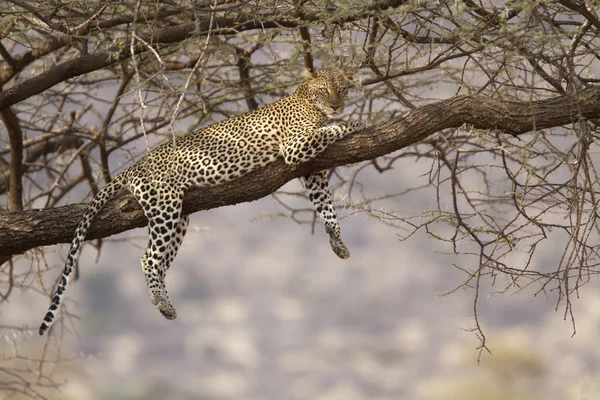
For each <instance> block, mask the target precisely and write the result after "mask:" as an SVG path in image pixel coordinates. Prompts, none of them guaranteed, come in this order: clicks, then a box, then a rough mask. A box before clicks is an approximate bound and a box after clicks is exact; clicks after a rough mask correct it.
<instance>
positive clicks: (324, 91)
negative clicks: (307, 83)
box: [319, 88, 329, 94]
mask: <svg viewBox="0 0 600 400" xmlns="http://www.w3.org/2000/svg"><path fill="white" fill-rule="evenodd" d="M319 92H321V94H328V93H329V90H327V88H321V89H319Z"/></svg>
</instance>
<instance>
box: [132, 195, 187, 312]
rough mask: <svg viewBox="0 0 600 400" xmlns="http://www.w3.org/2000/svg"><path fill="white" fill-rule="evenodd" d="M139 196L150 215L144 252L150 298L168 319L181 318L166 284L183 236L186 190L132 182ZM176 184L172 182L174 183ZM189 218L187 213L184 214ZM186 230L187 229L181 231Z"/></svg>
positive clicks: (144, 268) (143, 262) (143, 266)
mask: <svg viewBox="0 0 600 400" xmlns="http://www.w3.org/2000/svg"><path fill="white" fill-rule="evenodd" d="M131 186H133V190H132V192H133V193H134V195H135V197H136V198H137V200H138V201H139V203H140V204H141V206H142V208H143V209H144V214H145V215H146V218H148V232H149V238H148V247H147V248H146V252H145V253H144V255H143V256H142V260H141V264H142V269H143V271H144V276H145V278H146V285H147V287H148V294H149V295H150V302H151V303H152V304H154V305H155V306H156V308H158V310H159V311H160V312H161V314H162V315H163V316H164V317H165V318H167V319H175V318H177V312H176V311H175V307H173V305H172V304H171V300H170V299H169V295H168V293H167V289H166V286H165V276H166V272H167V270H168V269H169V266H170V263H171V262H172V261H173V260H174V258H175V253H176V252H177V250H178V248H179V244H180V243H181V241H182V240H183V236H182V235H181V234H179V236H178V233H177V231H178V228H179V229H180V231H181V228H180V223H181V206H182V204H183V191H181V190H173V189H169V186H168V185H164V186H162V187H161V188H160V189H159V190H156V189H155V188H153V187H152V185H150V184H147V183H140V184H138V185H135V183H134V184H132V185H131ZM171 188H172V186H171ZM184 218H187V217H184ZM181 232H183V231H181Z"/></svg>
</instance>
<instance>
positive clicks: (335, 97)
mask: <svg viewBox="0 0 600 400" xmlns="http://www.w3.org/2000/svg"><path fill="white" fill-rule="evenodd" d="M304 74H305V75H306V81H305V82H304V83H303V84H302V85H300V87H299V88H298V90H297V92H298V93H300V94H301V95H302V96H304V97H305V98H306V99H307V100H308V102H309V103H310V104H311V105H312V106H313V107H315V108H316V109H317V110H319V111H320V112H321V113H323V114H324V115H325V116H327V117H328V118H331V117H335V116H337V115H340V114H341V113H342V112H343V111H344V106H345V105H346V103H347V102H348V87H349V86H350V84H351V83H352V81H351V80H350V79H349V78H348V77H347V76H346V75H345V74H344V73H343V72H342V71H340V70H328V69H320V70H317V71H315V72H314V73H313V72H310V71H309V70H308V69H306V68H305V69H304Z"/></svg>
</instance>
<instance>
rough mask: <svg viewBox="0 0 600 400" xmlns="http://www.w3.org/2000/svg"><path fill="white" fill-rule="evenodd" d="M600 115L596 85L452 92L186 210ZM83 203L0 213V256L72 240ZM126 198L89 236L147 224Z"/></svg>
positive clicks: (190, 196)
mask: <svg viewBox="0 0 600 400" xmlns="http://www.w3.org/2000/svg"><path fill="white" fill-rule="evenodd" d="M596 118H600V87H592V88H588V89H585V90H582V91H579V92H578V93H571V94H567V95H564V96H559V97H555V98H552V99H548V100H540V101H536V102H532V103H525V102H509V101H501V100H496V99H492V98H488V97H483V96H457V97H454V98H451V99H448V100H443V101H440V102H436V103H433V104H429V105H426V106H423V107H421V108H418V109H416V110H412V111H409V112H407V113H406V114H405V115H404V116H402V117H398V118H395V119H392V120H390V121H387V122H384V123H381V124H378V125H375V126H372V127H369V128H367V129H365V130H363V131H361V132H357V133H355V134H353V135H351V136H349V137H346V138H344V139H342V140H340V141H338V142H336V143H334V144H333V145H331V146H330V147H329V148H328V149H327V150H326V151H325V152H324V153H322V154H320V155H319V156H317V157H316V158H315V159H313V160H311V161H310V162H307V163H304V164H301V165H297V166H291V165H286V164H285V163H284V162H283V161H282V160H278V161H276V162H275V163H273V164H271V165H269V166H267V167H265V168H262V169H259V170H256V171H254V172H251V173H249V174H248V175H246V176H244V177H243V178H241V179H238V180H235V181H232V182H229V183H226V184H223V185H219V186H215V187H207V188H195V189H192V190H190V191H188V193H186V196H185V200H184V213H186V214H190V213H193V212H196V211H200V210H208V209H211V208H215V207H221V206H226V205H233V204H237V203H242V202H247V201H254V200H257V199H260V198H261V197H264V196H266V195H268V194H270V193H272V192H274V191H275V190H277V189H278V188H279V187H281V186H282V185H283V184H285V183H286V182H288V181H290V180H292V179H294V178H298V177H301V176H304V175H307V174H309V173H311V172H314V171H320V170H323V169H327V168H333V167H336V166H340V165H344V164H350V163H357V162H360V161H364V160H370V159H373V158H376V157H380V156H382V155H385V154H388V153H391V152H394V151H396V150H400V149H402V148H405V147H407V146H410V145H412V144H414V143H417V142H419V141H420V140H423V139H424V138H426V137H428V136H430V135H432V134H434V133H436V132H439V131H441V130H443V129H447V128H456V127H460V126H462V125H464V124H466V125H471V126H473V127H475V128H478V129H491V130H498V131H501V132H504V133H506V134H510V135H513V136H517V135H520V134H523V133H526V132H530V131H535V130H539V129H544V128H552V127H557V126H561V125H566V124H570V123H573V122H577V121H579V120H581V119H596ZM86 207H87V205H86V204H71V205H67V206H63V207H57V208H50V209H46V210H29V211H24V212H18V213H10V212H4V213H0V257H1V256H7V255H12V254H17V253H22V252H24V251H26V250H29V249H32V248H34V247H38V246H46V245H52V244H57V243H67V242H70V241H71V239H72V237H73V233H74V231H75V229H76V226H77V223H78V221H79V218H80V217H81V215H82V214H83V212H84V211H85V209H86ZM146 223H147V221H146V218H145V217H144V215H143V213H142V210H141V208H140V206H139V205H138V203H137V201H136V200H135V199H134V198H133V196H132V195H130V194H127V195H125V196H121V197H117V198H115V199H113V200H111V201H110V202H109V203H108V204H107V205H106V206H105V207H104V209H103V210H102V211H101V212H100V214H99V215H98V216H97V217H96V219H95V221H94V223H93V224H92V226H91V229H90V231H89V233H88V235H87V239H96V238H103V237H107V236H110V235H114V234H117V233H120V232H123V231H126V230H130V229H133V228H137V227H141V226H144V225H146Z"/></svg>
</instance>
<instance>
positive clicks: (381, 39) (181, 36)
mask: <svg viewBox="0 0 600 400" xmlns="http://www.w3.org/2000/svg"><path fill="white" fill-rule="evenodd" d="M0 7H1V8H0V37H1V38H2V40H0V56H1V57H0V87H1V89H2V91H1V92H0V117H1V119H2V121H3V125H2V127H1V128H0V195H2V197H1V198H0V199H1V200H2V209H3V211H2V212H0V261H2V262H3V264H2V266H0V285H1V286H0V288H2V292H1V293H0V295H1V296H2V297H0V299H2V300H1V301H0V307H7V306H8V305H7V302H6V300H7V299H8V298H9V296H10V293H11V291H12V290H13V289H14V288H22V289H28V290H38V291H42V292H47V293H49V292H51V287H44V288H43V289H42V288H41V287H40V286H39V285H37V284H36V283H35V282H33V281H32V280H31V279H30V278H27V277H28V276H30V275H31V272H32V271H33V272H35V273H38V272H45V268H44V267H43V263H29V262H28V261H27V260H29V258H28V257H32V256H34V257H37V258H39V257H42V258H43V255H44V250H43V248H40V247H39V246H47V245H52V244H57V243H64V242H68V241H70V238H71V234H72V232H73V230H74V227H75V224H76V223H77V219H78V217H79V216H80V215H81V213H82V212H83V210H84V209H85V205H83V204H76V203H75V202H79V201H85V200H86V199H89V198H90V196H93V195H94V194H95V193H97V192H98V190H99V188H101V187H102V186H103V185H104V184H106V183H107V182H109V181H110V180H111V179H112V178H113V177H114V176H115V174H116V173H118V172H119V171H120V170H122V168H123V167H124V166H127V165H129V164H130V163H131V162H132V160H134V159H137V158H138V157H140V156H142V155H144V154H145V153H146V152H147V151H148V149H150V148H152V147H153V146H154V145H155V144H156V143H159V142H160V141H162V140H167V139H168V138H170V137H171V136H172V135H180V134H185V132H182V131H186V132H189V131H193V130H195V129H197V128H199V127H201V126H204V125H206V124H209V123H211V122H214V121H218V120H221V119H223V118H228V117H231V116H233V115H236V114H237V113H240V112H244V111H247V110H252V109H255V108H257V107H262V106H264V105H266V104H268V103H270V102H271V101H273V100H274V99H277V98H280V97H282V96H284V95H286V94H287V93H289V92H290V91H291V90H292V89H293V88H294V86H295V85H297V84H298V83H299V81H300V77H299V76H300V74H299V71H300V68H301V64H304V65H305V66H307V67H309V68H320V67H325V68H347V69H353V70H354V71H355V79H356V83H357V87H358V89H359V94H358V95H354V97H353V99H352V100H353V101H352V104H351V106H350V107H349V109H350V112H349V113H347V115H346V118H360V119H363V120H366V121H368V122H369V124H370V127H369V128H368V129H366V130H365V131H363V132H360V133H359V134H356V135H354V136H352V137H349V138H346V139H344V140H343V141H340V142H339V143H336V144H335V145H334V146H332V147H331V148H330V149H329V150H328V151H327V152H326V153H325V154H323V155H322V156H320V157H318V158H317V159H315V160H314V161H313V162H310V163H307V164H306V165H302V166H299V167H296V168H292V167H289V166H286V165H284V163H282V162H279V163H276V164H274V165H272V166H269V167H267V168H265V169H264V170H260V171H256V172H255V173H253V174H251V175H250V176H248V177H247V178H246V179H244V180H242V181H241V182H234V183H232V184H229V185H223V186H221V187H216V188H211V189H210V190H202V191H200V190H192V191H190V193H188V195H187V197H186V203H185V210H186V212H193V211H197V210H201V209H208V208H212V207H218V206H222V205H226V204H235V203H239V202H243V201H250V200H254V199H257V198H260V197H263V196H265V195H268V194H270V193H272V192H274V191H276V190H277V189H278V188H279V187H280V186H282V185H283V184H284V183H285V182H287V181H289V180H291V179H293V178H296V177H299V176H302V175H304V174H306V173H308V172H310V171H316V170H320V169H323V168H332V167H338V166H342V165H346V164H354V166H353V167H351V168H350V169H348V170H345V172H343V173H338V172H335V171H334V173H333V174H334V175H335V176H337V179H338V189H339V190H340V191H343V192H344V193H347V194H348V196H347V197H345V199H344V200H340V204H339V205H343V206H345V207H347V209H349V210H350V213H366V214H368V215H370V216H372V217H375V218H378V219H380V220H381V221H382V222H384V223H386V224H388V225H390V226H393V227H396V228H398V230H399V234H400V235H401V237H402V238H408V237H410V236H411V235H413V234H414V233H416V232H418V231H425V232H427V233H428V234H429V235H430V236H431V237H432V238H434V239H437V240H438V241H439V242H441V243H440V246H442V248H445V249H449V251H450V252H452V253H453V254H463V255H465V257H462V258H461V260H462V261H461V264H457V265H456V267H457V268H458V270H459V271H461V272H462V273H464V274H465V281H464V286H463V287H469V288H474V293H475V296H474V300H475V301H474V312H475V317H476V321H478V319H477V301H478V295H479V287H480V282H481V280H482V279H483V278H490V279H491V281H492V282H495V281H496V278H497V277H498V276H503V277H506V278H507V279H503V280H502V281H501V282H502V284H499V287H498V290H499V291H505V290H517V291H518V290H520V288H523V287H525V286H529V285H532V284H535V285H537V288H539V290H540V291H543V292H552V291H554V292H556V293H557V294H558V296H557V301H558V302H559V303H561V304H563V305H565V312H566V314H565V315H566V316H572V314H571V307H570V304H571V303H570V296H571V295H572V294H573V293H577V291H578V289H579V287H580V286H581V285H582V284H583V283H585V282H587V281H588V280H589V279H590V277H591V276H592V275H594V274H596V273H597V272H598V269H597V265H598V262H599V254H598V251H599V250H600V249H599V244H598V243H599V240H598V239H599V236H598V224H597V217H598V213H599V210H598V200H597V197H598V183H599V182H598V179H599V178H598V171H597V169H596V168H597V166H596V164H597V159H595V158H594V151H596V149H597V140H598V138H599V136H598V135H599V134H600V128H599V124H598V121H599V119H600V87H599V86H598V83H600V79H598V78H597V77H596V76H597V74H598V72H599V71H600V69H599V68H600V67H599V65H600V61H599V60H600V41H599V40H598V36H599V35H600V17H599V16H598V4H597V2H596V1H595V0H592V1H587V2H584V1H583V0H561V1H528V0H519V1H506V2H504V1H502V2H497V1H484V0H460V1H427V0H425V1H416V0H405V1H401V0H380V1H374V2H360V1H354V0H341V1H336V2H333V1H330V0H315V1H306V0H294V1H286V2H281V1H230V0H213V1H211V0H206V1H203V0H195V1H194V0H178V1H153V2H150V1H141V0H140V1H136V0H121V1H99V0H86V1H83V0H71V1H63V0H59V1H47V0H42V1H28V0H19V1H1V2H0ZM405 162H415V163H419V164H420V165H427V166H428V170H429V172H428V173H427V174H426V175H425V176H424V179H425V182H424V184H423V185H421V186H418V187H414V188H409V189H408V190H406V191H403V192H401V193H389V195H388V197H390V196H397V197H400V198H401V197H402V196H404V195H405V194H406V193H408V192H411V191H429V192H430V193H431V195H432V197H433V198H435V200H434V201H433V202H432V204H434V206H433V207H430V208H428V209H423V210H420V212H417V213H412V214H410V213H403V211H402V210H381V209H378V208H377V207H376V206H375V205H377V202H378V201H379V200H380V198H377V197H374V196H371V195H370V194H369V193H364V192H363V191H362V190H361V189H360V188H361V186H360V184H359V183H360V178H361V174H362V173H364V171H366V170H368V169H372V168H373V169H376V170H377V171H379V172H381V173H382V174H394V171H395V170H394V169H393V166H394V165H398V164H399V163H405ZM278 199H281V201H282V204H283V205H284V207H285V208H286V210H287V212H288V213H289V214H290V216H293V217H294V218H296V215H297V214H298V213H297V211H301V210H294V209H293V207H292V206H289V205H287V204H286V201H285V196H284V195H283V194H280V195H278ZM378 210H379V211H378ZM303 215H305V216H306V218H307V219H308V220H310V219H311V218H312V213H309V214H308V215H306V214H303ZM302 218H304V217H302ZM144 224H145V220H144V217H143V215H142V213H141V211H140V209H139V207H138V206H137V203H135V201H133V200H132V198H131V197H130V196H124V197H121V198H119V199H116V200H115V201H113V202H112V203H110V204H109V205H108V206H107V208H106V210H105V211H104V214H103V216H102V217H101V218H98V221H97V223H96V224H95V225H94V227H93V230H92V233H91V236H90V237H91V238H103V237H106V236H109V235H112V234H115V233H118V232H122V231H124V230H128V229H132V228H134V227H138V226H142V225H144ZM547 243H551V246H552V247H561V248H562V249H563V253H562V257H560V259H557V260H552V265H551V266H549V268H548V269H546V270H537V269H535V268H533V267H532V262H533V260H535V259H536V257H540V254H539V249H540V248H543V246H545V245H547ZM446 245H447V246H448V247H444V246H446ZM24 252H26V253H25V255H24V256H18V255H19V254H21V253H24ZM515 254H519V255H521V256H520V257H514V255H515ZM36 285H37V286H36ZM32 287H33V288H35V289H32ZM476 326H477V328H476V332H477V333H478V335H479V336H480V337H481V339H482V346H485V336H484V335H483V332H482V331H481V329H480V327H479V323H478V322H477V324H476ZM0 329H5V330H14V329H21V330H22V329H25V330H26V328H22V327H4V326H0ZM21 376H23V375H21ZM22 379H23V380H22V381H21V380H18V381H17V382H16V383H15V382H12V383H9V384H7V385H6V386H5V387H3V388H2V389H7V390H8V391H13V392H23V393H28V394H35V393H36V390H37V389H35V385H34V386H30V385H28V384H27V378H22ZM0 382H2V381H1V380H0ZM38 383H39V381H38ZM38 394H39V393H38Z"/></svg>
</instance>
